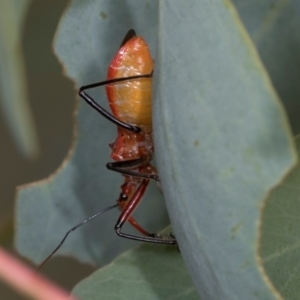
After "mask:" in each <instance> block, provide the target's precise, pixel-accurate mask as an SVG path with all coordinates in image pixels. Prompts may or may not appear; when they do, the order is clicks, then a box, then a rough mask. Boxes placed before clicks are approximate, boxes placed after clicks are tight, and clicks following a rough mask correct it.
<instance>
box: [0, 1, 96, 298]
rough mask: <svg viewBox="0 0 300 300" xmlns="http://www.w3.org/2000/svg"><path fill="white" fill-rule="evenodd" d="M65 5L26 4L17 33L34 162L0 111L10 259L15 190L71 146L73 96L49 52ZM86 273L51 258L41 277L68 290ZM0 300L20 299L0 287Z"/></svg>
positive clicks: (0, 173) (3, 226) (4, 232)
mask: <svg viewBox="0 0 300 300" xmlns="http://www.w3.org/2000/svg"><path fill="white" fill-rule="evenodd" d="M67 3H68V1H66V0H63V1H62V0H60V1H50V0H45V1H38V0H33V1H31V3H30V5H29V9H28V12H27V14H26V16H25V22H24V25H25V26H24V27H23V31H22V46H23V51H24V58H25V63H26V77H27V83H28V94H29V95H28V98H29V105H30V108H31V110H32V113H33V118H34V122H35V125H36V127H37V135H38V142H39V145H40V153H39V156H38V157H37V158H36V159H32V160H30V159H26V158H25V157H24V155H22V153H21V152H20V150H19V149H18V148H17V145H16V143H15V141H14V140H13V138H12V134H11V131H10V130H9V128H8V125H7V123H6V122H5V118H4V114H3V110H2V111H1V112H0V136H1V147H0V153H1V155H0V160H1V162H0V165H1V168H0V185H1V200H0V243H1V246H3V247H5V248H6V249H8V250H9V251H11V252H12V253H13V254H14V255H17V253H15V251H14V249H13V213H14V198H15V192H16V186H18V185H22V184H26V183H30V182H33V181H36V180H40V179H43V178H45V177H47V176H49V174H51V173H53V172H54V171H55V170H56V169H57V168H58V167H59V166H60V164H61V163H62V161H63V159H64V158H65V156H66V154H67V152H68V150H69V148H70V145H71V141H72V131H73V125H72V122H73V110H74V105H75V97H76V96H75V95H76V93H75V90H74V87H73V84H72V82H70V80H68V79H67V78H65V77H64V76H63V75H62V67H61V65H60V64H59V63H58V61H57V59H56V57H55V56H54V54H53V52H52V41H53V38H54V34H55V30H56V27H57V24H58V21H59V19H60V16H61V14H62V13H63V11H64V9H65V8H66V6H67ZM0 6H1V4H0ZM0 60H1V58H0ZM0 100H3V99H0ZM53 116H55V119H53ZM49 149H51V150H50V151H49ZM92 270H93V268H92V267H89V266H86V265H81V264H79V263H78V262H75V260H73V259H65V258H54V259H53V262H52V263H51V264H49V265H48V266H47V265H46V266H45V268H44V269H43V273H45V274H47V275H48V276H49V277H50V278H52V279H53V280H54V281H56V282H57V283H58V284H60V285H62V286H64V287H65V288H67V289H71V288H72V287H73V286H74V284H75V283H77V282H78V281H79V280H80V279H81V278H84V277H86V276H87V275H88V274H90V273H91V271H92ZM0 299H5V300H13V299H25V298H24V297H23V296H20V295H19V294H17V293H15V292H14V291H13V290H12V289H11V288H10V287H8V286H7V285H5V284H4V283H2V282H1V281H0ZM26 299H27V298H26Z"/></svg>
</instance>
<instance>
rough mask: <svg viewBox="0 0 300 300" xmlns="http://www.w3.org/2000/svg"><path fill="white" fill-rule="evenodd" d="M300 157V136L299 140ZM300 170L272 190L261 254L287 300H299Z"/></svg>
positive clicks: (265, 219) (262, 231)
mask: <svg viewBox="0 0 300 300" xmlns="http://www.w3.org/2000/svg"><path fill="white" fill-rule="evenodd" d="M296 145H297V150H298V157H299V155H300V137H299V136H298V137H297V138H296ZM299 186H300V167H299V165H298V167H297V168H296V169H295V170H293V172H292V173H291V174H290V175H289V176H288V177H287V178H286V179H285V180H284V181H283V183H282V184H281V185H280V186H279V187H277V188H276V189H275V190H274V191H272V193H271V195H270V197H269V198H268V200H267V201H266V203H265V206H264V210H263V217H262V219H263V223H262V228H261V246H260V254H261V257H262V263H263V266H264V268H265V271H266V273H267V275H268V276H269V278H270V279H271V281H272V283H273V284H274V286H275V287H276V288H277V290H278V291H279V292H280V293H281V295H282V296H284V299H290V300H292V299H295V300H296V299H298V298H299V294H300V286H299V267H300V266H299V258H300V243H299V238H300V222H299V220H300V217H299V212H300V202H299V195H300V190H299Z"/></svg>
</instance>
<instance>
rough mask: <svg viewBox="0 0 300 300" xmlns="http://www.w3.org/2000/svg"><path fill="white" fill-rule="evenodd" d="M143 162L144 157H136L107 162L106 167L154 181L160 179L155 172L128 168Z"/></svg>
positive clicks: (135, 166)
mask: <svg viewBox="0 0 300 300" xmlns="http://www.w3.org/2000/svg"><path fill="white" fill-rule="evenodd" d="M143 163H144V159H143V158H138V159H132V160H124V161H116V162H109V163H107V164H106V168H107V169H109V170H112V171H115V172H118V173H121V174H124V175H129V176H134V177H142V178H149V179H154V180H155V181H160V180H159V177H158V175H157V174H155V173H146V172H136V171H132V170H130V169H133V168H137V167H139V166H141V165H142V164H143Z"/></svg>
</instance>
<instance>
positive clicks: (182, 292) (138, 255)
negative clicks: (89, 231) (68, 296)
mask: <svg viewBox="0 0 300 300" xmlns="http://www.w3.org/2000/svg"><path fill="white" fill-rule="evenodd" d="M73 293H74V295H75V296H77V297H79V299H84V300H97V299H121V298H122V299H131V300H135V299H136V300H139V299H151V300H152V299H153V300H155V299H157V300H159V299H178V300H180V299H182V300H185V299H189V300H194V299H195V300H197V299H199V296H198V294H197V291H196V289H195V288H194V286H193V283H192V281H191V279H190V277H189V275H188V273H187V271H186V268H185V266H184V263H183V261H182V258H181V256H180V253H179V252H178V251H177V250H176V249H175V248H171V247H168V246H162V247H159V248H157V246H155V245H143V246H141V247H137V248H136V249H133V250H129V251H128V252H126V253H124V254H122V255H121V256H120V257H118V258H117V259H115V260H114V261H113V262H112V263H111V264H109V265H107V266H105V267H104V268H101V269H99V270H98V271H96V272H95V273H93V274H92V275H91V276H89V277H87V278H86V279H84V280H83V281H81V282H80V283H79V284H78V285H77V286H75V288H74V289H73Z"/></svg>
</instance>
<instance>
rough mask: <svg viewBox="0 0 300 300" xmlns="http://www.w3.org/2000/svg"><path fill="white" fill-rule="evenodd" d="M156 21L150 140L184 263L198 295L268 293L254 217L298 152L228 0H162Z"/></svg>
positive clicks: (224, 296)
mask: <svg viewBox="0 0 300 300" xmlns="http://www.w3.org/2000/svg"><path fill="white" fill-rule="evenodd" d="M159 22H160V27H159V45H158V49H159V53H158V56H157V64H156V66H157V68H156V72H157V73H156V75H158V76H156V77H155V81H156V97H155V98H154V99H155V100H156V102H155V108H154V126H155V146H156V150H157V160H158V169H159V174H160V176H161V179H162V186H163V191H164V195H165V199H166V202H167V207H168V211H169V213H170V217H171V221H172V226H173V228H174V231H175V235H176V237H177V238H178V241H179V247H180V249H181V252H182V255H183V258H184V260H185V263H186V266H187V268H188V270H189V272H190V274H191V276H192V278H193V281H194V284H195V286H196V288H197V290H198V292H199V294H200V295H201V296H202V297H203V298H205V299H253V298H256V297H257V298H260V299H274V298H275V295H276V291H274V290H273V291H272V290H271V289H270V288H269V286H268V285H267V283H266V282H265V280H264V277H263V276H262V274H261V272H260V269H261V266H260V265H259V264H258V256H257V249H258V246H259V243H258V242H259V240H258V235H259V231H258V224H259V222H260V214H261V210H260V207H261V205H262V203H263V200H264V199H265V198H266V196H267V194H268V192H269V191H270V189H271V188H273V187H274V186H275V185H276V184H278V182H279V181H280V180H281V178H282V177H283V176H284V175H285V174H286V173H287V171H288V170H289V169H290V168H291V167H292V166H293V165H294V163H295V160H296V157H295V154H294V149H293V143H292V140H291V135H290V131H289V127H288V124H287V121H286V117H285V114H284V111H283V109H282V107H281V105H280V103H279V100H278V98H277V96H276V93H275V92H274V90H273V87H272V85H271V82H270V80H269V78H268V76H267V75H266V73H265V71H264V68H263V66H262V64H261V62H260V59H259V57H258V55H257V53H256V50H255V48H254V47H253V45H252V43H251V41H250V39H249V38H248V36H247V33H246V32H245V30H244V28H243V25H242V24H241V22H240V20H239V17H238V15H237V13H236V11H235V9H234V7H233V6H232V5H231V4H230V2H228V1H227V2H226V5H224V2H221V1H217V0H215V1H205V0H203V1H192V2H189V3H188V4H187V3H185V4H184V5H183V4H182V2H181V1H174V0H173V1H161V3H160V20H159ZM178 24H182V25H181V26H178ZM183 24H184V25H183Z"/></svg>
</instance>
